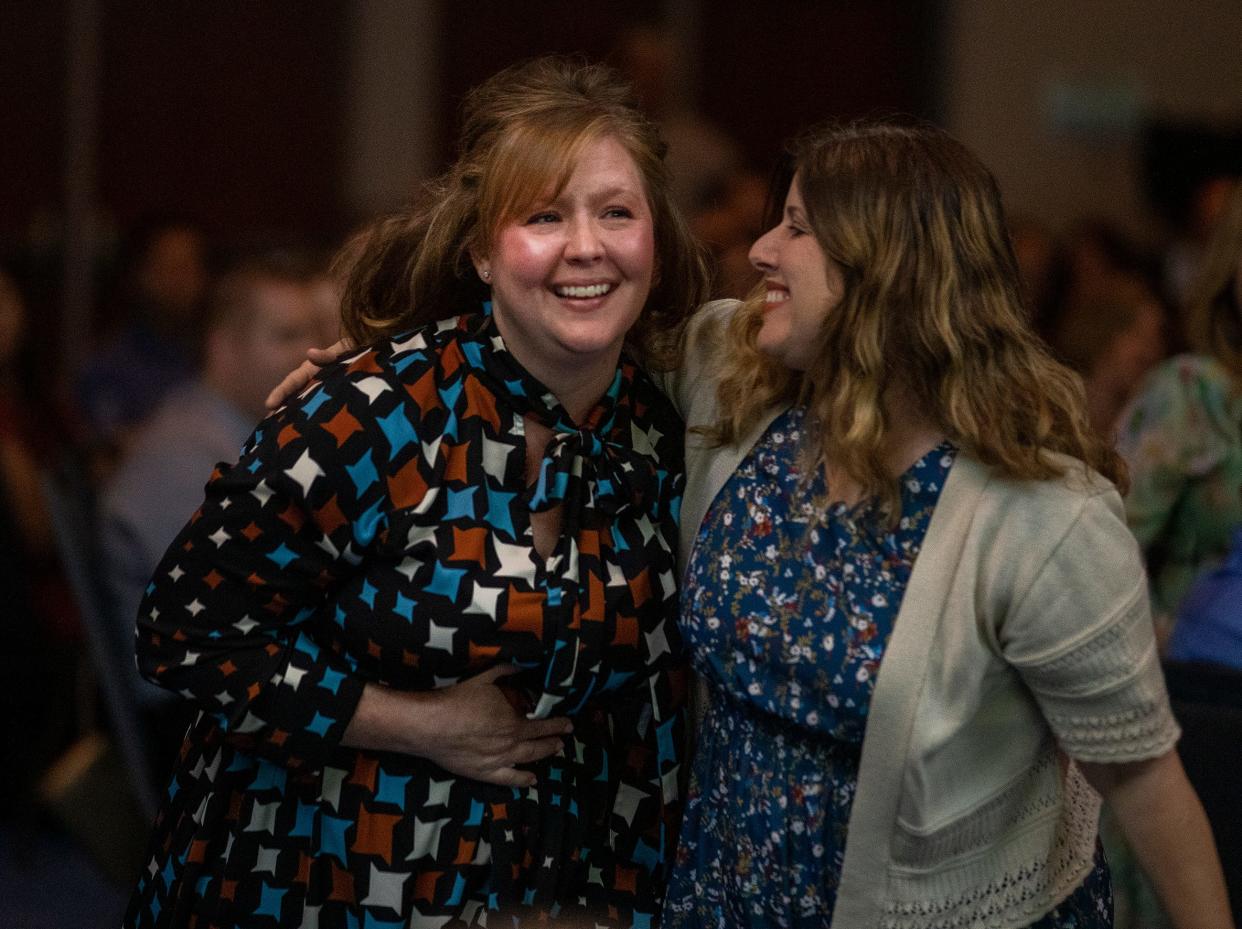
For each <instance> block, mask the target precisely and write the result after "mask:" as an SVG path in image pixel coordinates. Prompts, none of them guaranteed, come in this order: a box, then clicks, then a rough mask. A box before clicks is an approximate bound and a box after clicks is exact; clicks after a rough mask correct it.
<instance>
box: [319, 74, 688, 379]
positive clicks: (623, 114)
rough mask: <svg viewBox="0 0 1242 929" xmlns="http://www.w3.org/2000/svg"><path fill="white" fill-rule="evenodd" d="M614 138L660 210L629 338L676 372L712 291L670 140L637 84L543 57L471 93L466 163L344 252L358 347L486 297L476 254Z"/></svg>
mask: <svg viewBox="0 0 1242 929" xmlns="http://www.w3.org/2000/svg"><path fill="white" fill-rule="evenodd" d="M601 138H612V139H616V140H617V141H618V142H620V143H621V145H622V146H623V147H624V148H625V150H626V151H627V152H628V153H629V155H630V157H631V158H633V159H634V164H635V165H636V166H637V168H638V173H639V175H640V176H641V177H642V180H643V183H644V186H645V189H646V194H647V200H648V202H649V204H650V207H651V213H652V221H653V224H654V233H655V243H656V273H655V282H654V283H653V285H652V288H651V292H650V294H649V296H648V299H647V302H646V304H645V306H644V308H643V311H642V313H641V315H640V316H639V319H638V322H637V323H636V324H635V326H634V327H633V329H631V331H630V333H629V336H628V338H627V343H628V344H629V346H630V348H631V349H632V350H633V351H634V352H635V353H636V355H637V357H638V358H639V360H640V361H641V362H642V363H644V364H646V365H648V366H650V367H654V368H667V367H670V366H671V365H672V364H673V363H674V361H675V359H676V356H677V353H678V350H679V347H680V344H681V335H682V331H683V328H684V327H683V323H684V321H685V318H686V317H687V316H688V315H689V313H690V311H691V310H692V309H694V308H695V307H697V306H698V305H699V304H700V303H702V302H703V301H704V300H705V299H706V298H707V294H708V271H707V262H706V258H705V254H704V252H703V250H702V248H701V247H700V246H699V245H698V243H697V242H696V241H695V239H694V237H693V236H692V235H691V233H690V231H689V228H688V226H687V225H686V223H685V221H684V219H683V218H682V216H681V214H680V213H679V212H678V210H677V209H676V207H675V206H674V205H673V201H672V198H671V195H670V193H669V178H668V172H667V169H666V168H665V165H664V152H665V145H664V143H663V142H662V141H661V139H660V136H659V133H658V131H657V129H656V127H655V125H654V123H652V122H651V121H650V120H649V119H648V118H647V117H646V116H644V115H643V114H642V112H641V111H640V110H639V109H638V106H637V104H636V103H635V101H634V99H633V97H632V95H631V92H630V88H629V87H628V86H627V85H626V84H625V83H624V82H623V81H622V80H621V79H620V77H619V76H618V75H617V74H616V73H615V72H614V71H612V70H611V69H610V68H607V67H605V66H603V65H595V64H584V63H581V62H578V61H574V60H570V59H565V58H559V57H545V58H537V59H534V60H532V61H529V62H525V63H522V64H519V65H515V66H513V67H511V68H508V69H506V70H504V71H501V72H499V73H497V74H495V75H494V76H492V77H491V78H489V79H488V80H487V81H485V82H484V83H482V84H480V85H479V86H478V87H476V88H475V89H474V90H472V91H471V92H470V93H469V94H468V95H467V97H466V99H465V101H464V104H463V110H462V129H461V135H460V138H459V140H458V148H459V151H458V156H457V159H456V161H455V162H454V163H453V165H452V167H450V168H449V169H448V170H447V171H446V172H445V173H444V174H442V175H441V176H440V177H438V178H436V179H435V180H433V181H432V182H430V183H429V184H428V185H427V187H426V190H425V191H424V195H423V197H422V199H421V205H420V206H417V207H415V208H414V209H412V210H409V211H407V212H404V213H399V214H396V215H393V216H390V217H388V218H386V219H384V220H382V221H380V222H378V223H376V224H375V225H373V226H371V227H370V228H368V229H365V230H364V231H363V232H362V233H360V234H359V235H358V236H356V237H355V239H354V240H353V241H352V242H350V243H349V244H347V245H346V247H345V248H344V249H343V251H342V253H341V258H340V261H339V263H338V266H337V268H338V273H340V274H341V276H342V277H343V278H344V281H345V283H344V292H343V295H342V307H341V319H342V330H343V331H344V333H345V334H346V335H347V336H349V337H350V338H351V339H352V340H353V342H354V344H356V345H367V344H372V343H374V342H376V341H378V340H380V339H383V338H386V337H389V336H391V335H393V334H395V333H397V332H399V331H402V330H405V329H409V328H412V327H414V326H418V325H421V324H424V323H429V322H433V321H436V320H438V319H443V318H447V317H450V316H454V315H456V314H458V313H462V312H466V311H467V310H468V309H470V308H472V307H477V306H478V305H479V304H480V302H481V301H483V300H486V299H487V296H488V289H487V288H486V287H485V286H484V284H483V282H482V281H480V280H479V279H478V276H477V274H476V273H475V270H474V267H473V265H472V263H471V254H472V253H476V254H477V253H483V254H485V253H486V252H487V251H488V249H489V247H490V246H491V245H492V243H493V242H494V240H495V236H496V233H497V232H498V230H499V229H500V227H501V226H502V225H504V224H505V223H506V222H508V221H510V220H512V219H514V218H515V217H517V216H519V215H520V214H521V213H522V212H523V211H524V210H526V209H528V208H529V207H530V206H532V205H533V204H534V203H536V202H537V201H538V200H540V199H541V198H544V197H546V196H548V194H549V193H551V195H552V196H553V197H555V196H556V195H558V194H559V193H560V191H561V190H562V189H564V186H565V185H566V184H567V183H568V182H569V178H570V176H571V175H572V174H573V170H574V166H575V163H576V161H577V159H578V155H579V153H580V152H581V151H582V150H583V149H584V148H585V147H586V146H587V145H589V144H591V143H592V142H594V141H597V140H599V139H601Z"/></svg>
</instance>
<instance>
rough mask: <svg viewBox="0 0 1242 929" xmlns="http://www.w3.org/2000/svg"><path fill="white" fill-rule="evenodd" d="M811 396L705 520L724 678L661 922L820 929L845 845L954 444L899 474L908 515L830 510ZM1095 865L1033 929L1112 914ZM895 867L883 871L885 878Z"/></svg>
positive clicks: (697, 648)
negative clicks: (907, 600)
mask: <svg viewBox="0 0 1242 929" xmlns="http://www.w3.org/2000/svg"><path fill="white" fill-rule="evenodd" d="M803 423H804V410H803V408H801V407H795V408H793V409H791V410H788V411H786V412H785V413H783V414H782V415H780V416H779V417H777V418H776V420H774V421H773V423H772V424H771V426H770V427H769V428H768V430H767V431H766V432H765V434H764V435H763V437H762V438H761V439H760V441H759V442H757V443H756V445H755V446H754V448H753V449H752V450H751V451H750V453H749V454H748V455H747V457H746V458H745V459H744V460H743V461H742V463H741V464H740V465H739V466H738V468H737V470H736V471H735V472H734V473H733V475H732V476H731V477H730V479H729V481H728V482H727V483H726V484H725V486H724V487H723V488H722V489H721V491H720V493H719V494H718V495H717V497H716V499H715V501H714V502H713V504H712V506H711V508H710V509H709V511H708V513H707V515H706V516H705V517H704V519H703V522H702V525H701V527H700V529H699V533H698V538H697V540H696V542H695V546H694V549H693V552H692V553H691V557H690V559H689V564H688V566H687V569H686V576H685V585H684V589H683V591H682V623H683V635H684V637H685V640H686V645H687V648H688V649H689V652H690V658H691V662H692V664H693V666H694V669H695V670H696V671H697V672H698V673H699V675H700V676H701V677H702V678H703V680H704V682H705V683H706V685H707V687H708V689H709V691H710V692H711V699H710V701H709V705H708V708H707V712H706V716H705V718H704V720H703V723H702V725H701V726H700V727H699V731H698V733H697V743H698V744H697V748H696V751H695V758H694V762H693V768H692V771H691V776H690V788H689V792H688V796H687V801H686V817H685V822H684V824H683V827H682V833H681V839H680V843H679V846H678V849H677V858H676V865H675V867H674V869H673V874H672V877H671V879H670V884H669V889H668V896H667V900H666V902H665V909H664V923H663V924H664V929H709V927H710V929H718V927H720V929H723V927H728V929H777V927H779V929H823V927H826V926H828V925H830V923H831V920H832V912H833V909H834V906H835V904H836V899H837V886H838V883H839V880H840V874H841V867H842V864H843V862H844V858H845V847H846V841H847V838H848V826H849V818H850V810H851V809H852V807H853V802H854V796H855V790H856V789H859V790H866V789H867V785H866V784H860V783H859V782H858V766H859V761H860V759H861V751H862V741H863V737H864V735H865V732H866V727H867V718H868V714H869V709H870V705H871V695H872V691H873V689H874V687H875V682H876V680H877V678H878V675H880V674H882V673H883V663H882V660H883V657H884V652H885V648H886V646H887V644H888V640H889V636H890V635H891V633H892V630H893V628H894V625H895V623H896V621H897V614H898V612H899V611H900V609H901V603H902V600H903V598H904V595H905V591H906V585H907V583H908V581H909V578H910V574H911V571H912V570H913V568H914V564H915V561H916V559H917V557H918V553H919V551H920V549H921V547H922V543H923V537H924V535H925V533H926V531H927V527H928V524H929V523H930V521H931V516H932V513H933V512H934V511H935V508H936V503H937V501H938V500H939V497H940V491H941V489H942V488H943V486H944V480H945V477H946V476H947V474H948V472H949V469H950V468H951V466H952V464H953V461H954V459H955V456H956V449H955V448H954V446H953V445H951V444H950V443H948V442H944V443H941V444H940V445H939V446H937V447H936V448H934V449H932V450H931V451H929V452H927V454H925V455H924V456H923V457H922V458H920V459H919V460H918V461H917V462H915V463H914V464H913V465H912V466H911V467H910V468H909V469H908V470H907V471H906V472H905V473H904V474H903V475H902V476H901V481H900V487H901V518H900V520H899V522H898V524H897V525H896V526H893V525H891V523H890V521H889V520H888V518H887V516H886V515H885V514H884V513H883V512H882V511H881V508H880V505H879V504H878V503H877V501H875V500H864V501H862V502H860V503H858V504H857V505H855V506H846V505H845V504H844V503H835V504H832V505H831V506H825V505H824V501H826V500H827V499H828V496H827V493H828V491H827V485H826V482H825V479H824V474H823V471H822V469H819V468H817V469H816V470H815V473H814V474H812V475H809V476H804V475H803V474H802V473H801V472H800V464H801V460H800V450H801V447H802V445H803V436H804V434H805V433H804V425H803ZM1098 865H1099V866H1098V867H1097V868H1096V870H1095V871H1094V872H1093V873H1092V875H1091V876H1090V877H1089V878H1088V880H1087V881H1086V882H1085V883H1084V885H1083V886H1082V887H1080V888H1079V889H1078V890H1077V891H1076V892H1075V893H1074V894H1073V895H1071V898H1070V899H1069V900H1067V901H1065V902H1064V903H1063V904H1062V906H1061V907H1058V908H1057V910H1056V911H1054V912H1053V913H1050V914H1048V916H1046V917H1045V918H1043V919H1041V920H1040V921H1039V922H1038V923H1037V924H1036V927H1033V929H1106V927H1110V926H1111V925H1112V912H1111V897H1110V895H1109V884H1108V875H1107V870H1106V869H1105V868H1104V867H1103V863H1102V859H1101V860H1100V861H1099V862H1098ZM879 876H881V877H882V875H879Z"/></svg>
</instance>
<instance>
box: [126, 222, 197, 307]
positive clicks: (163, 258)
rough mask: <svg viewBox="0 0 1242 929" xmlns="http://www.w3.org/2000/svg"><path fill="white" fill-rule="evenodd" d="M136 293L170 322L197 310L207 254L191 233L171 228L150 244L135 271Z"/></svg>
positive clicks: (191, 230)
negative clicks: (136, 280) (165, 315)
mask: <svg viewBox="0 0 1242 929" xmlns="http://www.w3.org/2000/svg"><path fill="white" fill-rule="evenodd" d="M137 283H138V289H139V291H140V293H141V294H142V295H143V297H144V298H145V299H146V300H147V301H148V302H149V303H150V304H153V308H155V309H158V310H160V311H162V312H163V313H166V314H167V315H168V316H169V317H172V319H174V320H184V319H187V318H189V317H190V316H191V315H192V314H194V313H195V311H196V310H198V308H199V306H200V304H201V302H202V299H203V295H204V293H205V292H206V290H207V283H208V276H207V250H206V245H205V244H204V242H203V239H202V236H201V235H199V233H198V232H196V231H195V230H193V229H190V228H186V227H178V226H173V227H170V228H168V229H165V230H164V231H163V232H161V233H160V234H159V235H157V236H156V237H155V238H154V239H153V240H152V241H151V245H150V247H149V248H148V249H147V253H146V255H145V257H144V260H143V262H142V265H141V266H140V267H139V269H138V282H137Z"/></svg>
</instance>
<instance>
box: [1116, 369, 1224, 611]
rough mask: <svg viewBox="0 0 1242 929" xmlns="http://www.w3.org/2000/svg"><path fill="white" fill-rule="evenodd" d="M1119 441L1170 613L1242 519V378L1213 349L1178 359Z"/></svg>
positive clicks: (1142, 541)
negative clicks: (1212, 354)
mask: <svg viewBox="0 0 1242 929" xmlns="http://www.w3.org/2000/svg"><path fill="white" fill-rule="evenodd" d="M1117 447H1118V450H1119V451H1120V452H1121V453H1122V455H1123V456H1125V459H1126V462H1127V464H1129V466H1130V492H1129V494H1127V496H1126V520H1127V521H1128V522H1129V524H1130V528H1131V529H1133V530H1134V534H1135V536H1136V537H1137V538H1138V541H1139V545H1141V546H1142V548H1143V554H1144V556H1145V557H1146V558H1147V562H1148V572H1149V574H1150V575H1151V582H1152V607H1153V610H1154V611H1155V613H1156V616H1157V619H1158V620H1162V621H1164V622H1165V623H1167V622H1169V621H1170V620H1171V618H1172V617H1173V616H1174V615H1175V614H1176V610H1177V607H1178V605H1179V604H1180V603H1181V600H1182V597H1184V596H1185V594H1186V591H1187V590H1188V589H1189V588H1190V585H1191V583H1192V582H1193V581H1194V579H1195V578H1196V577H1197V576H1199V574H1201V573H1202V572H1203V571H1204V570H1206V569H1209V568H1211V567H1214V566H1216V565H1217V564H1219V563H1220V561H1221V559H1222V558H1224V555H1225V552H1226V551H1228V549H1229V542H1230V538H1231V536H1232V534H1233V530H1234V529H1235V528H1237V527H1238V526H1242V384H1238V383H1237V382H1236V381H1235V379H1234V378H1232V377H1230V375H1229V372H1228V371H1226V370H1225V368H1224V367H1222V366H1221V364H1220V363H1219V362H1217V361H1215V360H1213V359H1211V358H1208V357H1206V356H1201V355H1178V356H1177V357H1175V358H1171V359H1169V360H1168V361H1166V362H1165V363H1164V364H1162V365H1161V366H1160V367H1158V368H1156V369H1155V370H1154V371H1153V372H1152V373H1151V374H1150V375H1149V376H1148V379H1147V381H1146V383H1145V385H1144V387H1143V390H1142V391H1141V393H1140V394H1139V396H1138V398H1137V399H1136V400H1135V401H1134V403H1133V404H1131V407H1130V409H1129V411H1128V412H1127V414H1126V415H1125V417H1124V418H1123V421H1122V427H1121V431H1120V434H1119V436H1118V441H1117Z"/></svg>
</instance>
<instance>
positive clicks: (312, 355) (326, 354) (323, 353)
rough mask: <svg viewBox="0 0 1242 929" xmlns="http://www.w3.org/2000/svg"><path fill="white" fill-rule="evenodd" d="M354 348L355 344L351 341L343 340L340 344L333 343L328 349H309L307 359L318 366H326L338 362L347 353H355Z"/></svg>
mask: <svg viewBox="0 0 1242 929" xmlns="http://www.w3.org/2000/svg"><path fill="white" fill-rule="evenodd" d="M353 348H354V343H353V342H351V341H350V340H349V339H341V340H340V341H339V342H333V343H332V344H331V345H329V346H328V347H327V348H312V349H308V350H307V352H306V357H307V358H309V359H310V360H311V361H313V362H315V364H317V365H326V364H331V363H332V362H334V361H336V359H338V358H340V357H341V356H342V355H344V354H345V353H346V352H349V351H353Z"/></svg>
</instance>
